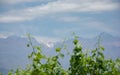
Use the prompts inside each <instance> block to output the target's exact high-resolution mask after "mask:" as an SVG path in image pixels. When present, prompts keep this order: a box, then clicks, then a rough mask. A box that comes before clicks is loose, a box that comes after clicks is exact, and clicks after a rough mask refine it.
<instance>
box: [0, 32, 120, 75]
mask: <svg viewBox="0 0 120 75" xmlns="http://www.w3.org/2000/svg"><path fill="white" fill-rule="evenodd" d="M100 35H101V39H102V41H101V44H102V45H103V46H104V47H105V51H104V54H105V56H106V58H109V57H111V58H112V59H115V58H118V57H120V38H119V37H114V36H112V35H110V34H107V33H101V34H100ZM78 39H79V40H80V43H81V45H82V46H83V49H84V50H86V49H88V50H89V49H94V48H95V44H96V42H97V37H94V38H91V39H86V38H81V37H79V38H78ZM32 41H33V44H34V45H39V46H41V48H42V50H43V53H44V54H46V55H54V54H56V53H55V51H54V49H55V48H56V47H62V46H63V42H62V41H61V42H56V43H54V45H53V46H52V47H49V46H48V44H47V45H45V44H43V43H40V42H39V43H38V42H37V41H36V40H35V39H34V38H33V39H32ZM72 41H73V39H68V40H65V41H64V42H65V44H66V45H67V50H68V51H69V52H70V53H72V49H73V47H74V46H73V43H72ZM27 44H28V39H27V38H23V37H19V36H9V37H7V38H0V72H2V73H4V74H5V75H6V73H7V72H8V70H10V69H15V68H17V67H18V66H20V67H22V68H24V67H25V65H26V64H28V63H29V62H30V61H29V60H28V58H27V56H28V54H30V53H31V52H32V48H28V47H27V46H26V45H27ZM50 44H51V43H50ZM62 52H63V53H64V54H67V51H66V50H62ZM69 58H70V56H69V55H66V56H65V58H64V59H60V61H61V62H62V61H64V63H62V65H63V66H64V67H65V68H67V67H68V66H69V64H68V61H69Z"/></svg>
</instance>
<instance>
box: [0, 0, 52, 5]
mask: <svg viewBox="0 0 120 75" xmlns="http://www.w3.org/2000/svg"><path fill="white" fill-rule="evenodd" d="M45 1H51V0H9V1H8V0H1V1H0V4H2V5H6V4H10V5H14V4H20V3H28V2H45Z"/></svg>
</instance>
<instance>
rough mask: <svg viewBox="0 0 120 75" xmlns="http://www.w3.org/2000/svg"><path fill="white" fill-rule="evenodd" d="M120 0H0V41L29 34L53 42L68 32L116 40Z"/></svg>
mask: <svg viewBox="0 0 120 75" xmlns="http://www.w3.org/2000/svg"><path fill="white" fill-rule="evenodd" d="M119 5H120V0H0V38H4V37H8V36H11V35H18V36H25V34H26V33H30V34H31V35H33V36H34V37H35V38H36V39H37V40H39V41H44V40H45V41H57V40H59V39H61V38H66V37H70V36H71V34H72V32H75V33H76V34H77V35H79V36H81V37H85V38H91V37H95V36H97V35H99V34H100V33H102V32H106V33H109V34H111V35H114V36H119V37H120V15H119V13H120V6H119Z"/></svg>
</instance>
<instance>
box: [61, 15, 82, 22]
mask: <svg viewBox="0 0 120 75" xmlns="http://www.w3.org/2000/svg"><path fill="white" fill-rule="evenodd" d="M59 20H61V21H64V22H79V21H80V18H79V17H77V16H66V17H60V18H59Z"/></svg>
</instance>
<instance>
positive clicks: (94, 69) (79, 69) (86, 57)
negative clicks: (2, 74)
mask: <svg viewBox="0 0 120 75" xmlns="http://www.w3.org/2000/svg"><path fill="white" fill-rule="evenodd" d="M28 38H29V42H30V43H29V44H28V45H27V46H28V47H30V46H31V47H32V48H33V52H32V53H31V54H30V55H29V56H28V58H29V59H30V60H31V61H32V63H31V64H29V65H28V66H27V67H26V68H25V69H20V68H18V69H16V71H15V72H13V71H10V72H9V73H8V75H120V59H116V60H112V59H105V58H104V54H103V51H104V47H102V46H101V45H100V44H99V42H98V46H97V48H96V49H94V50H90V51H91V52H83V49H82V46H81V45H80V44H79V40H78V39H77V38H76V37H75V39H74V41H73V44H74V49H73V54H72V55H71V58H70V67H69V68H68V69H64V68H63V67H62V66H61V63H60V62H59V59H60V58H64V54H62V53H61V50H62V49H61V48H56V53H57V55H54V56H51V57H49V56H47V55H44V54H43V53H42V50H41V47H39V46H33V45H32V41H31V38H30V35H28ZM42 61H44V62H42Z"/></svg>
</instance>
